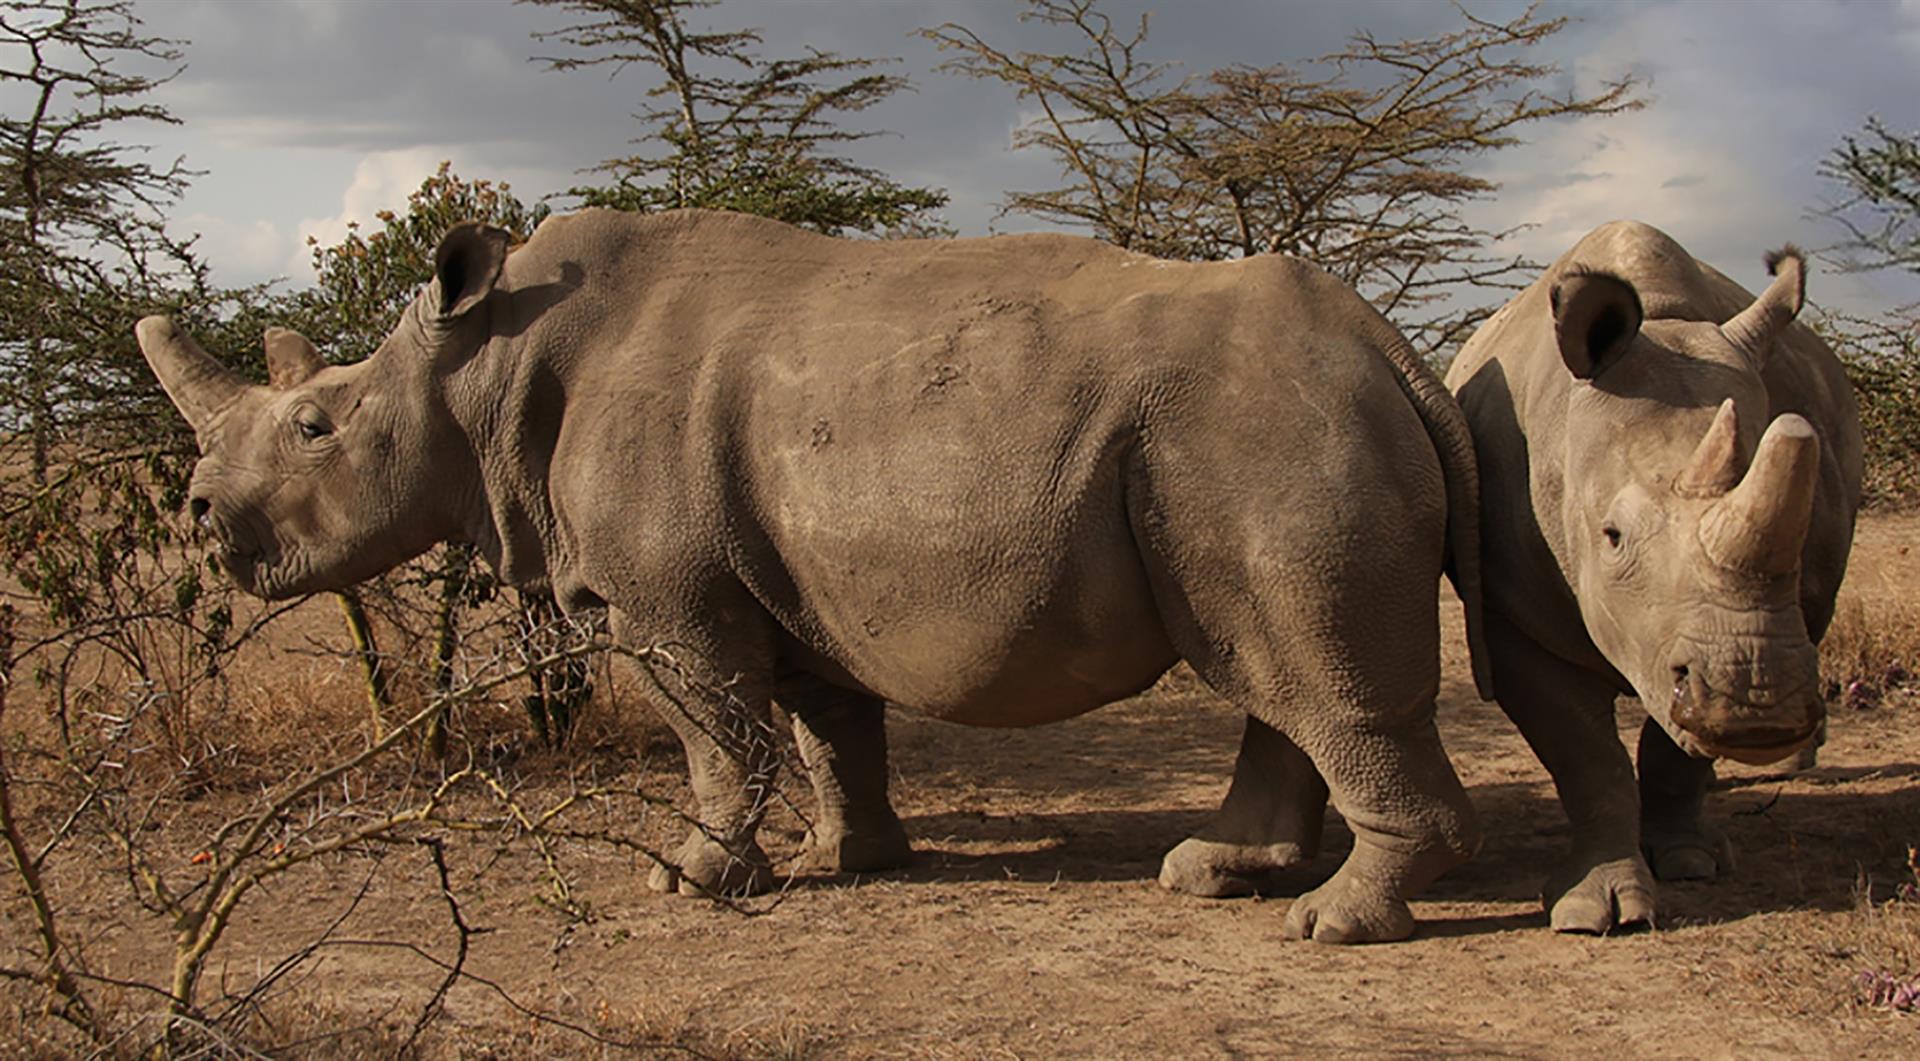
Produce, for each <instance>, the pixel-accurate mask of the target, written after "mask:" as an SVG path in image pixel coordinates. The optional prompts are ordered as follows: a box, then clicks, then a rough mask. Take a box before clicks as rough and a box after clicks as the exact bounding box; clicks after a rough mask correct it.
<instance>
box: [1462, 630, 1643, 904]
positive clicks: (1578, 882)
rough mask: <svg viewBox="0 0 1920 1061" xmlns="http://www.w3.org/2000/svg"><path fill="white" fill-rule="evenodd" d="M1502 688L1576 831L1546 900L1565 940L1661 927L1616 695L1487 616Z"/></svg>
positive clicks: (1506, 705) (1545, 894) (1585, 672)
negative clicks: (1616, 716)
mask: <svg viewBox="0 0 1920 1061" xmlns="http://www.w3.org/2000/svg"><path fill="white" fill-rule="evenodd" d="M1487 635H1488V638H1487V640H1488V648H1489V650H1490V652H1491V655H1492V656H1493V665H1494V688H1495V689H1496V690H1497V691H1498V693H1499V697H1500V706H1501V708H1502V709H1503V710H1505V711H1506V713H1507V717H1508V718H1511V719H1512V720H1513V723H1514V725H1515V726H1517V727H1519V730H1520V734H1521V736H1523V737H1525V738H1526V740H1527V743H1528V744H1529V745H1531V746H1532V748H1533V752H1534V755H1536V756H1538V757H1539V759H1540V762H1541V764H1542V765H1544V766H1545V767H1546V768H1547V772H1548V773H1549V774H1551V775H1553V784H1554V788H1555V789H1556V790H1557V791H1558V792H1559V794H1560V805H1561V807H1562V808H1564V809H1565V810H1566V813H1567V817H1568V819H1569V820H1570V821H1571V823H1572V831H1573V850H1572V851H1571V853H1569V854H1568V856H1567V858H1566V860H1565V861H1564V862H1563V863H1562V864H1561V866H1560V868H1559V869H1558V870H1557V871H1556V872H1554V873H1553V875H1552V876H1550V877H1549V878H1548V879H1547V883H1546V887H1545V888H1544V889H1543V890H1542V893H1541V899H1542V901H1543V902H1544V903H1545V905H1546V907H1547V911H1548V918H1549V921H1550V923H1551V924H1552V925H1553V929H1554V931H1556V932H1590V933H1594V934H1604V933H1607V932H1610V931H1612V930H1613V929H1614V928H1617V927H1620V926H1623V925H1629V924H1635V923H1644V924H1652V923H1653V917H1654V909H1655V903H1654V895H1655V888H1654V883H1653V874H1652V872H1651V871H1650V870H1649V869H1648V868H1647V861H1646V859H1645V858H1644V857H1642V854H1641V851H1640V801H1639V793H1638V792H1637V790H1636V789H1635V787H1634V776H1633V763H1632V761H1631V760H1630V759H1628V757H1627V749H1626V746H1625V745H1623V744H1621V743H1620V736H1619V734H1618V733H1617V732H1616V731H1615V728H1614V722H1613V700H1614V690H1613V687H1612V686H1611V685H1610V684H1608V683H1607V682H1605V681H1604V680H1602V679H1601V678H1600V677H1599V676H1598V675H1596V674H1594V673H1592V672H1591V671H1588V670H1586V669H1584V668H1581V667H1576V666H1574V665H1573V664H1571V663H1568V662H1567V661H1565V660H1563V659H1561V658H1559V657H1558V656H1554V655H1552V654H1551V653H1549V652H1547V651H1546V650H1545V649H1542V648H1541V647H1540V646H1539V645H1538V644H1536V643H1535V642H1534V641H1533V639H1531V638H1529V637H1527V636H1526V635H1525V634H1523V633H1521V632H1520V630H1519V629H1518V628H1517V627H1515V626H1514V625H1513V624H1512V623H1510V622H1508V621H1506V620H1505V619H1504V618H1503V617H1502V616H1500V615H1498V614H1495V613H1492V612H1489V613H1488V614H1487Z"/></svg>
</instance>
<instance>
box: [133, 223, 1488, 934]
mask: <svg viewBox="0 0 1920 1061" xmlns="http://www.w3.org/2000/svg"><path fill="white" fill-rule="evenodd" d="M138 334H139V339H140V346H141V350H142V351H143V352H144V353H145V354H146V356H147V360H148V362H149V363H150V364H151V365H152V367H153V369H154V372H155V373H156V374H157V375H158V377H159V379H160V382H161V384H162V386H164V387H165V388H166V390H167V393H168V395H169V396H170V397H171V398H172V399H173V401H174V404H175V405H176V406H177V407H178V408H179V410H180V412H181V414H182V415H183V416H184V417H185V418H186V420H187V421H188V423H189V424H191V425H192V426H193V428H194V430H195V433H196V435H197V437H198V440H199V445H200V450H201V454H202V457H201V460H200V462H199V463H198V465H197V466H196V468H195V471H194V475H193V484H192V487H191V490H190V501H189V507H190V509H191V511H193V513H194V514H195V515H196V517H197V518H199V519H200V520H201V521H202V522H203V523H205V524H206V526H207V527H208V529H209V530H210V531H211V533H212V536H213V538H214V539H215V540H216V541H217V542H218V548H217V552H218V555H219V559H220V563H221V565H222V566H223V567H225V568H226V569H227V571H228V573H229V574H231V575H232V576H233V578H234V580H235V581H236V582H237V583H238V584H239V585H240V586H241V587H242V588H243V589H246V590H247V591H249V592H251V593H254V594H257V595H259V596H261V597H265V598H268V599H279V598H287V597H294V596H298V595H300V594H302V593H310V592H313V591H316V590H325V589H341V588H345V587H347V586H350V585H352V584H354V583H356V582H358V581H361V580H362V579H364V578H366V577H368V576H370V575H373V574H377V573H379V572H381V571H383V570H385V569H387V568H390V567H392V566H393V565H395V564H397V563H399V562H401V561H404V560H406V559H408V558H410V557H412V556H414V555H417V554H419V553H420V552H422V551H424V550H425V549H427V548H428V547H430V546H431V545H433V544H435V543H436V542H439V541H443V540H462V541H467V542H471V543H473V544H474V546H475V547H476V549H477V550H478V552H479V554H480V555H481V556H483V557H485V558H486V559H487V561H488V563H489V565H490V566H491V567H492V568H493V569H494V570H495V571H496V572H498V574H499V575H500V577H501V578H502V579H503V580H504V581H505V582H507V583H509V584H511V585H518V586H543V587H551V589H552V591H553V594H554V596H555V597H556V598H557V599H558V600H559V602H560V603H561V605H562V606H563V607H565V608H567V609H568V610H584V609H587V608H592V607H595V606H605V607H606V608H607V610H608V611H609V613H610V614H611V616H612V627H613V632H614V636H615V638H616V639H618V640H621V641H625V642H628V643H630V644H636V645H637V644H642V643H646V642H656V641H657V642H667V643H671V644H674V645H677V646H680V647H681V649H682V650H683V651H684V653H685V654H686V655H687V656H688V657H689V658H690V659H692V660H694V661H696V663H695V667H696V669H697V670H698V671H700V672H701V673H702V674H704V676H705V680H704V681H700V680H688V681H685V683H684V685H683V687H682V688H681V691H680V692H678V693H673V694H671V695H673V696H674V698H675V699H676V700H677V701H678V702H679V703H680V705H681V710H679V711H676V712H669V713H668V714H667V716H666V721H667V724H668V725H669V726H671V727H673V729H674V730H675V733H676V735H677V736H678V737H679V739H680V741H681V743H682V745H683V747H684V748H685V751H686V756H687V761H688V762H689V763H690V764H691V765H692V777H693V787H694V789H695V792H696V795H697V796H698V797H699V802H700V805H701V806H700V811H699V815H698V820H699V822H700V823H701V824H700V825H699V826H698V827H697V828H692V829H689V830H688V835H687V837H686V839H685V840H684V841H683V842H682V843H681V844H680V845H679V846H678V848H677V849H676V852H675V854H674V855H673V857H672V858H671V860H670V863H669V864H663V865H661V866H659V867H656V869H655V870H654V872H652V873H651V874H650V878H649V885H650V886H651V887H653V888H654V889H655V890H659V891H677V892H679V893H680V894H682V895H688V896H696V895H707V894H712V893H722V894H729V895H743V894H758V893H761V892H764V891H766V890H767V889H768V888H769V887H771V886H772V885H773V883H774V879H773V874H772V872H771V865H770V863H769V862H768V859H767V856H766V852H765V851H764V850H763V849H762V848H761V847H760V845H759V843H758V840H757V835H758V831H759V827H760V824H761V815H762V811H763V809H764V807H763V803H762V800H761V798H760V797H761V794H762V793H763V792H764V791H765V788H766V784H765V781H764V776H765V769H766V767H767V765H768V763H769V762H770V761H771V759H770V756H771V746H770V745H769V743H768V742H767V741H766V740H765V739H764V737H763V735H764V734H765V733H766V732H767V730H768V727H767V719H768V718H770V713H769V712H770V707H771V705H772V704H773V703H776V702H777V703H778V704H779V706H780V707H781V709H782V710H784V711H785V712H786V713H787V715H788V716H789V717H790V718H791V722H792V729H793V732H794V739H795V742H796V743H797V744H798V746H799V752H800V758H801V760H802V761H803V762H804V764H805V769H806V770H807V772H808V774H809V775H810V780H811V782H812V785H813V789H814V792H815V795H816V797H817V798H816V807H817V814H818V816H819V819H820V825H819V828H817V829H815V830H813V840H814V848H815V851H814V854H815V858H816V861H817V862H818V863H819V864H821V865H823V866H828V867H832V868H835V869H839V870H845V871H849V872H867V871H878V870H889V869H895V868H898V867H900V866H902V865H903V864H905V863H906V861H907V856H908V854H909V851H908V846H907V841H908V836H909V834H908V832H907V831H906V830H904V829H903V828H902V825H901V822H900V820H899V818H898V816H897V813H896V811H895V809H894V808H893V807H892V805H891V804H890V803H889V801H888V792H887V787H888V777H889V771H888V766H887V741H886V733H885V729H884V726H883V719H884V717H885V715H884V711H885V707H884V705H885V704H897V705H902V706H905V707H907V708H910V709H913V710H916V711H921V712H924V713H926V714H927V715H930V716H932V717H934V718H939V719H943V720H947V721H953V722H964V723H967V724H970V725H976V726H987V727H1003V726H1005V727H1026V726H1034V725H1039V724H1041V723H1046V722H1052V721H1056V720H1059V719H1064V718H1069V717H1072V716H1075V715H1079V714H1081V713H1084V712H1086V711H1090V710H1092V709H1094V708H1097V707H1100V706H1102V705H1105V704H1108V703H1111V702H1113V701H1115V700H1119V699H1122V698H1125V697H1128V696H1132V695H1134V694H1136V693H1138V692H1140V691H1141V690H1143V689H1145V688H1147V687H1148V686H1150V685H1151V684H1152V683H1153V682H1154V681H1155V680H1157V679H1158V678H1159V677H1160V676H1161V675H1163V674H1164V673H1165V672H1166V671H1167V670H1168V668H1169V667H1171V666H1172V665H1173V664H1174V663H1175V662H1176V661H1180V660H1184V661H1186V662H1187V663H1188V664H1189V665H1190V666H1191V667H1192V668H1193V670H1194V672H1195V673H1197V674H1199V675H1200V676H1201V677H1202V678H1203V679H1204V680H1205V681H1206V682H1207V684H1208V685H1209V686H1210V687H1212V688H1213V689H1214V690H1216V691H1218V692H1219V693H1220V694H1221V695H1222V696H1224V697H1226V698H1228V699H1230V700H1231V701H1233V702H1234V703H1235V704H1236V705H1237V706H1238V707H1240V708H1241V709H1242V711H1243V712H1244V713H1245V714H1246V717H1247V723H1246V736H1245V740H1244V742H1243V744H1242V746H1241V753H1240V755H1239V757H1238V759H1237V760H1236V762H1235V765H1234V769H1233V773H1234V779H1235V780H1234V784H1233V786H1232V787H1231V788H1230V789H1229V790H1228V793H1227V795H1226V797H1225V798H1224V800H1223V801H1222V803H1221V808H1220V813H1219V814H1218V815H1217V816H1216V817H1215V818H1213V819H1212V820H1210V821H1208V822H1207V823H1205V824H1203V825H1202V826H1201V827H1200V828H1199V829H1197V830H1196V831H1195V832H1194V834H1193V836H1192V837H1191V838H1190V839H1189V840H1188V841H1187V842H1185V843H1182V844H1180V845H1179V846H1178V847H1176V848H1174V849H1173V850H1172V851H1171V852H1170V853H1169V854H1168V855H1167V858H1166V862H1165V864H1164V865H1163V866H1162V870H1161V874H1160V880H1161V882H1162V883H1163V884H1165V885H1166V886H1167V887H1168V888H1170V889H1173V890H1176V891H1184V892H1188V893H1191V894H1196V895H1207V896H1224V895H1231V894H1239V893H1244V892H1246V891H1249V890H1251V887H1252V884H1251V879H1252V878H1254V877H1257V876H1260V875H1262V874H1263V873H1264V872H1266V871H1268V870H1273V869H1280V868H1285V867H1288V866H1292V865H1295V864H1297V863H1299V862H1300V861H1303V860H1304V859H1306V858H1310V857H1312V856H1313V855H1314V854H1315V853H1316V850H1317V845H1318V842H1319V839H1320V836H1319V822H1320V819H1321V813H1322V808H1323V807H1324V806H1326V804H1327V803H1328V802H1329V800H1331V802H1332V803H1333V804H1334V805H1335V806H1337V807H1339V808H1340V810H1341V813H1342V814H1344V815H1345V816H1346V819H1347V821H1348V822H1349V823H1350V824H1351V825H1352V828H1353V832H1354V835H1355V843H1354V844H1353V846H1352V849H1351V852H1350V854H1349V857H1348V858H1347V860H1346V862H1345V863H1343V865H1342V868H1341V870H1340V872H1339V873H1337V874H1335V875H1334V876H1333V877H1332V878H1331V879H1329V880H1328V881H1326V882H1325V883H1324V884H1322V885H1320V886H1319V887H1318V888H1316V889H1315V890H1314V892H1313V893H1312V894H1311V895H1308V896H1304V897H1302V899H1301V901H1300V902H1298V903H1296V904H1295V905H1294V907H1293V908H1292V909H1291V910H1290V911H1289V913H1288V916H1287V932H1288V934H1289V935H1293V936H1300V937H1310V938H1312V939H1314V940H1318V941H1321V942H1327V943H1364V942H1375V941H1385V940H1397V939H1402V938H1404V937H1405V936H1407V935H1408V934H1409V933H1410V932H1412V930H1413V917H1412V914H1411V912H1410V910H1409V908H1408V907H1407V904H1406V900H1407V899H1408V898H1409V897H1411V896H1413V895H1416V894H1418V893H1419V892H1420V890H1421V889H1422V888H1424V887H1425V886H1426V885H1427V884H1428V883H1429V882H1431V881H1432V880H1433V879H1434V878H1435V877H1436V876H1438V875H1440V874H1441V873H1443V872H1445V871H1446V870H1447V869H1448V868H1450V867H1451V866H1453V865H1455V864H1457V863H1459V862H1460V861H1461V860H1463V859H1465V858H1467V857H1468V856H1470V855H1471V854H1472V852H1473V851H1474V849H1475V848H1476V847H1477V846H1478V843H1479V835H1478V831H1477V827H1476V825H1475V823H1474V821H1473V815H1472V811H1471V808H1470V807H1469V806H1468V804H1467V800H1466V796H1465V793H1464V791H1463V790H1462V789H1461V787H1460V782H1459V779H1458V778H1457V777H1455V776H1454V774H1453V772H1452V770H1451V769H1450V767H1449V766H1448V764H1447V761H1446V757H1445V755H1444V754H1443V752H1442V751H1441V748H1440V741H1439V736H1438V733H1437V731H1436V730H1435V728H1434V722H1433V712H1434V708H1433V697H1434V692H1435V690H1436V688H1437V687H1438V682H1439V643H1438V636H1437V629H1436V626H1437V624H1436V617H1435V607H1434V604H1435V599H1434V597H1433V595H1432V593H1433V590H1432V587H1433V584H1434V582H1435V581H1436V580H1437V579H1438V578H1439V576H1440V573H1441V570H1442V569H1443V567H1444V568H1445V569H1446V570H1447V571H1448V573H1449V574H1450V575H1452V576H1453V577H1454V584H1455V585H1456V586H1458V587H1459V589H1460V592H1461V594H1462V599H1463V600H1464V601H1465V602H1466V604H1465V607H1466V610H1467V612H1468V615H1469V617H1470V618H1471V619H1473V620H1474V623H1473V625H1472V626H1470V627H1469V636H1470V637H1476V636H1478V634H1479V626H1478V622H1477V620H1478V611H1479V604H1480V593H1479V583H1478V562H1479V556H1480V550H1479V541H1478V530H1477V526H1476V523H1477V520H1478V518H1479V505H1478V502H1477V493H1476V479H1475V470H1474V462H1473V453H1472V449H1473V444H1472V440H1471V439H1470V438H1469V437H1468V434H1467V428H1466V423H1465V421H1464V419H1463V418H1462V416H1461V414H1460V409H1459V407H1458V405H1457V404H1455V402H1454V401H1453V399H1452V397H1451V396H1450V395H1448V394H1447V392H1446V390H1445V388H1444V387H1443V386H1442V385H1441V383H1440V381H1439V379H1438V378H1437V377H1436V376H1435V375H1434V374H1433V373H1432V372H1431V371H1430V370H1429V369H1427V367H1426V366H1425V365H1424V364H1422V363H1421V362H1420V360H1419V358H1418V357H1417V356H1416V355H1415V353H1414V351H1413V349H1412V347H1411V346H1409V345H1408V343H1407V341H1406V339H1405V338H1404V337H1402V336H1401V335H1400V333H1399V332H1398V331H1396V330H1395V329H1394V327H1393V326H1392V325H1391V324H1389V323H1388V322H1387V320H1386V319H1385V318H1384V317H1382V316H1380V314H1379V313H1378V312H1377V311H1375V310H1374V308H1373V307H1372V306H1371V305H1369V304H1368V303H1367V302H1366V301H1365V300H1363V299H1362V298H1361V297H1360V296H1359V295H1358V294H1356V293H1355V292H1354V291H1353V290H1352V289H1351V288H1349V287H1347V286H1346V285H1345V284H1343V283H1342V282H1341V281H1339V280H1338V279H1336V278H1335V277H1333V276H1332V275H1331V274H1328V273H1326V272H1325V271H1323V270H1321V269H1319V268H1318V267H1316V266H1314V265H1312V264H1309V263H1307V262H1305V261H1302V260H1299V259H1295V258H1290V257H1287V256H1285V255H1261V256H1259V257H1257V258H1252V259H1247V260H1245V261H1240V262H1216V263H1206V264H1191V263H1177V262H1165V261H1159V260H1155V259H1152V258H1148V257H1146V256H1143V255H1138V254H1130V253H1128V252H1125V251H1123V250H1120V249H1118V248H1115V247H1113V246H1110V245H1107V244H1104V243H1100V242H1098V241H1095V240H1091V239H1085V238H1078V237H1070V236H1061V235H1044V234H1032V235H1022V236H1008V237H1001V238H989V239H971V240H902V241H877V242H876V241H870V240H868V241H861V240H839V239H829V238H826V237H824V236H820V235H816V234H813V233H808V232H805V231H803V230H800V229H797V228H793V227H791V226H787V225H783V224H779V223H777V222H773V221H768V220H765V219H760V218H752V217H747V216H744V215H732V214H724V213H714V212H708V211H692V210H689V211H670V212H666V213H661V214H656V215H647V216H637V215H632V214H624V213H617V212H611V211H591V210H589V211H583V212H581V213H578V214H574V215H570V216H568V217H565V218H557V219H553V220H550V221H548V222H546V223H544V224H542V225H541V226H540V228H539V229H538V231H536V232H535V233H534V235H533V236H532V238H531V239H529V240H528V241H527V243H526V244H525V245H524V246H522V247H520V248H519V249H518V250H515V251H513V252H512V253H511V254H509V253H508V235H507V233H506V232H504V231H502V230H499V229H489V228H486V227H484V226H479V225H474V224H463V225H456V226H455V227H454V228H452V229H451V230H449V231H448V233H447V234H446V236H445V237H444V238H443V239H442V240H441V243H440V245H439V248H438V249H437V250H436V252H435V275H434V279H433V280H432V282H431V283H430V284H429V285H428V287H427V289H426V290H425V291H423V292H422V294H421V295H420V296H419V297H417V298H416V299H415V300H414V302H413V303H412V304H411V305H410V306H409V307H408V309H407V311H406V313H405V315H404V316H403V317H402V319H401V321H400V323H399V324H398V326H397V327H396V328H395V330H394V331H393V332H392V334H390V335H389V336H388V338H387V339H386V341H385V342H383V343H382V344H381V346H380V348H379V350H377V351H376V352H375V353H374V354H373V355H372V356H370V357H368V358H366V359H365V360H364V361H361V362H358V363H356V364H352V365H341V366H330V365H327V364H326V363H325V362H324V360H322V358H321V357H320V356H319V354H318V352H317V351H316V350H314V349H313V347H312V346H311V345H310V344H308V343H307V342H306V340H304V339H302V338H301V337H299V336H297V335H294V334H293V333H291V332H286V331H281V330H278V329H274V330H270V331H269V332H268V333H267V335H266V341H265V347H266V350H265V353H266V359H267V364H268V369H269V376H270V383H269V385H267V386H256V385H252V384H249V383H248V382H247V381H246V380H245V379H244V378H243V377H241V376H239V375H238V374H236V373H234V372H233V371H232V370H231V369H229V368H226V367H224V366H223V365H221V364H220V363H219V362H218V361H216V360H214V359H212V358H210V357H209V356H208V355H207V354H206V353H205V352H204V351H202V350H200V348H199V347H198V346H197V345H195V344H194V342H193V340H192V338H191V337H190V336H188V335H186V334H185V333H184V332H183V331H182V330H180V329H179V328H178V327H176V326H175V325H174V324H173V322H171V321H169V320H167V319H164V318H159V317H150V318H147V319H146V320H144V321H142V322H141V323H140V325H139V327H138ZM1484 658H1485V654H1484V653H1482V654H1480V655H1479V659H1480V660H1484ZM1482 665H1483V664H1482ZM686 677H687V676H686V675H682V678H683V679H684V678H686ZM722 681H724V682H726V683H727V684H726V690H727V691H726V693H725V694H724V695H723V694H721V693H720V692H719V691H718V690H719V683H720V682H722ZM1148 754H1153V753H1148Z"/></svg>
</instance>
